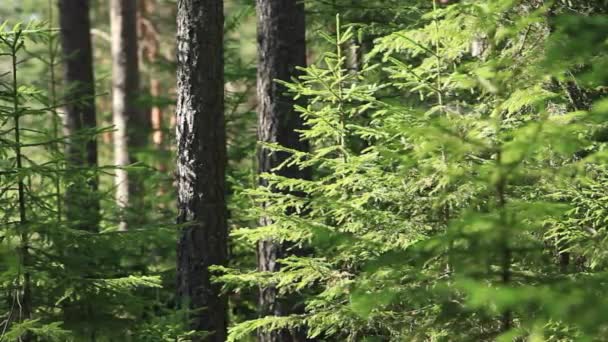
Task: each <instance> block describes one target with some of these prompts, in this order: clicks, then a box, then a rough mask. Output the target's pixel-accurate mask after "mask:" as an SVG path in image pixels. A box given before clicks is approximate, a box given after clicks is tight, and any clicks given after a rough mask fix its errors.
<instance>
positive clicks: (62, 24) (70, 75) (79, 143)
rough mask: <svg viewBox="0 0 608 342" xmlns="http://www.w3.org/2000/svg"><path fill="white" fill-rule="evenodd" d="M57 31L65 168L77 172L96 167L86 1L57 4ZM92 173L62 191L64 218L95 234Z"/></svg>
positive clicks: (67, 0) (96, 207)
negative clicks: (62, 75) (61, 76)
mask: <svg viewBox="0 0 608 342" xmlns="http://www.w3.org/2000/svg"><path fill="white" fill-rule="evenodd" d="M59 28H60V32H61V46H62V53H63V63H64V82H65V89H66V90H65V95H64V102H65V103H66V105H65V108H64V110H65V116H64V131H65V134H66V136H67V137H68V143H67V145H66V156H67V158H66V159H67V162H68V166H69V167H70V168H74V169H77V170H82V168H95V167H96V166H97V140H96V136H95V134H92V133H93V132H91V131H92V130H94V129H95V128H96V115H95V80H94V77H93V52H92V44H91V35H90V31H91V22H90V18H89V1H88V0H59ZM97 186H98V177H97V175H96V172H94V171H92V172H88V173H86V174H85V173H84V172H80V171H79V172H78V176H77V177H75V180H74V181H73V182H72V184H69V185H68V189H67V191H66V199H65V202H66V203H65V205H66V208H65V209H66V210H65V211H66V217H67V219H68V221H69V222H72V223H76V225H77V226H78V227H79V228H80V229H86V230H97V226H98V223H99V199H98V197H97V194H96V191H97Z"/></svg>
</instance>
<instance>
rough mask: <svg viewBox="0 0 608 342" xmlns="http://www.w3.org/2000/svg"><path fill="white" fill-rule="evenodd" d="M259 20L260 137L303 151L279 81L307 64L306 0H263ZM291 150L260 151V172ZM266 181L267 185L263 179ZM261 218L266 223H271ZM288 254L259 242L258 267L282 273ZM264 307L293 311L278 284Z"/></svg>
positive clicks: (262, 300) (271, 311)
mask: <svg viewBox="0 0 608 342" xmlns="http://www.w3.org/2000/svg"><path fill="white" fill-rule="evenodd" d="M256 5H257V22H258V73H257V97H258V140H260V141H262V142H268V143H277V144H279V145H281V146H284V147H288V148H290V149H296V150H300V151H306V150H308V143H307V142H305V141H302V140H300V137H299V133H298V132H297V130H301V129H302V128H304V126H303V121H302V119H301V118H300V115H299V113H297V112H296V111H295V110H294V108H293V107H294V100H293V99H292V97H291V96H290V95H289V94H286V88H285V87H284V86H282V85H280V84H278V83H277V82H275V80H283V81H290V80H291V79H292V78H293V77H296V76H297V75H299V74H300V72H299V71H298V70H297V69H296V67H297V66H305V65H306V39H305V32H306V31H305V16H304V4H303V2H301V1H283V0H257V1H256ZM287 157H288V155H287V154H286V153H277V152H273V153H271V152H270V151H269V150H268V149H266V148H260V150H259V151H258V163H259V164H258V165H259V166H258V167H259V172H260V173H265V172H270V171H271V170H272V169H274V168H276V167H277V166H279V165H280V164H282V163H283V161H285V158H287ZM277 173H279V174H280V175H282V176H286V177H290V178H308V175H307V174H306V173H307V172H306V171H302V170H300V169H298V168H297V167H291V168H289V167H287V168H282V169H281V170H280V171H278V172H277ZM261 183H262V184H261V185H266V184H265V181H264V180H261ZM270 223H271V222H269V220H268V219H267V218H261V219H260V224H261V225H267V224H270ZM283 256H284V246H281V245H280V244H278V243H276V242H274V241H271V240H263V241H260V242H259V243H258V269H259V270H260V271H270V272H276V271H278V270H279V267H280V265H279V264H278V263H277V259H279V258H282V257H283ZM259 306H260V307H259V310H260V314H261V316H267V315H276V316H282V315H285V314H288V313H290V312H289V311H291V310H292V308H291V307H289V305H286V303H281V301H280V300H279V299H278V298H277V291H276V289H275V288H274V287H266V288H262V289H260V294H259ZM289 335H290V334H289V333H288V332H286V331H282V332H273V333H265V332H260V333H259V334H258V339H259V341H291V340H295V339H298V337H297V336H289Z"/></svg>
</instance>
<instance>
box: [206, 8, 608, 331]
mask: <svg viewBox="0 0 608 342" xmlns="http://www.w3.org/2000/svg"><path fill="white" fill-rule="evenodd" d="M431 5H434V6H429V4H428V2H426V3H425V4H418V5H413V6H415V7H416V11H417V12H416V11H414V12H412V13H420V15H414V14H412V17H411V18H410V20H411V25H408V26H407V28H404V29H403V28H393V30H392V32H389V33H387V34H385V35H384V36H382V37H379V38H377V39H376V40H375V42H374V47H373V49H372V50H371V51H370V52H369V54H367V56H366V58H365V63H363V64H362V65H361V67H360V68H358V69H353V68H350V67H349V66H350V61H349V56H348V54H347V53H345V52H344V51H346V50H347V48H348V46H350V45H351V44H353V43H352V42H353V39H354V37H355V36H356V32H357V29H356V26H352V25H351V26H348V27H347V28H344V27H342V26H341V25H340V23H339V21H338V25H337V28H336V30H335V34H334V35H328V34H321V37H322V38H323V39H324V40H325V41H326V43H327V44H332V45H333V46H334V51H333V52H326V53H324V54H323V55H322V56H321V57H320V58H319V63H317V64H315V65H312V66H310V67H308V68H305V69H303V70H304V71H305V74H304V75H303V76H302V77H301V78H300V79H299V80H297V81H296V82H294V83H288V84H286V86H287V87H288V88H289V90H290V91H291V92H292V93H293V95H294V96H295V97H297V98H304V99H306V103H307V104H306V105H305V106H300V107H297V109H298V110H299V111H300V112H301V113H302V115H303V117H304V118H305V120H306V123H307V129H305V130H303V131H302V132H301V135H302V137H304V138H306V139H308V140H309V141H310V142H311V144H312V145H313V149H312V151H310V152H304V151H293V150H289V149H286V148H284V147H281V146H276V145H269V146H268V147H270V148H272V149H274V150H276V151H286V152H289V153H290V154H291V158H290V159H289V160H288V161H286V162H285V164H284V165H282V166H281V167H286V166H294V165H295V166H297V167H300V168H310V169H312V170H313V171H314V177H313V179H312V180H299V179H289V178H284V177H281V176H278V175H276V174H265V175H262V177H264V178H266V179H267V180H268V183H269V185H268V186H267V187H260V188H257V189H249V190H247V189H245V190H244V191H243V192H241V196H242V198H245V199H249V200H250V203H251V204H250V206H249V210H250V212H249V215H250V217H251V218H252V220H253V218H255V217H260V216H264V217H269V218H270V221H271V222H273V223H272V224H271V225H269V226H265V227H262V228H255V226H254V225H251V226H243V227H242V228H240V229H237V230H235V231H234V232H233V237H234V238H235V239H237V240H239V241H243V242H246V243H250V244H251V245H254V244H255V242H256V241H258V240H260V239H274V240H276V241H279V242H283V241H289V242H290V243H291V244H293V245H294V246H297V247H298V248H300V247H304V248H305V249H306V250H310V251H311V253H310V255H307V256H289V257H287V258H285V259H283V260H281V264H282V267H281V269H280V271H278V272H277V273H272V274H270V273H263V272H259V271H255V270H252V269H242V270H234V269H232V270H227V269H223V270H222V271H223V273H222V275H219V276H218V279H219V280H220V281H223V282H225V283H226V287H227V288H232V289H238V290H242V289H244V288H248V287H254V288H255V287H257V286H267V285H268V284H273V285H274V286H276V287H277V289H278V291H279V293H280V294H282V295H288V294H290V293H300V294H304V298H305V299H304V302H305V304H304V305H305V308H306V310H305V313H304V314H303V315H297V316H287V317H274V316H267V317H261V318H259V319H254V320H249V321H245V322H242V323H239V324H237V325H236V326H234V327H233V328H232V329H231V337H230V338H231V339H232V340H240V339H244V338H245V336H247V335H248V334H250V333H253V332H254V331H255V330H257V329H266V330H277V329H283V328H285V327H288V328H295V327H303V328H305V329H307V332H308V335H309V337H317V338H321V339H324V340H340V341H343V340H349V341H360V340H374V339H379V340H394V341H403V340H408V341H409V340H441V341H448V340H449V341H471V340H504V341H510V340H513V339H518V338H519V339H528V340H531V341H542V340H548V341H557V340H585V339H587V340H594V339H601V337H602V336H604V335H605V333H606V329H607V328H608V327H607V326H606V324H605V322H604V320H603V319H602V317H603V316H604V315H605V314H606V311H605V307H606V305H605V296H604V295H603V293H604V292H605V285H604V284H605V281H606V278H605V277H606V276H605V262H606V253H605V252H604V251H605V250H606V246H605V241H606V238H605V231H606V210H605V204H606V196H605V194H604V192H605V191H603V189H605V188H606V185H607V183H606V171H605V167H604V166H603V163H604V162H605V159H604V156H605V147H604V145H605V139H602V137H603V135H602V134H601V133H598V132H603V129H604V127H605V122H606V116H605V115H606V114H607V113H608V112H607V111H606V110H605V109H606V108H604V107H605V106H603V104H604V103H605V100H602V99H603V98H604V96H605V93H606V77H605V73H604V71H601V70H600V69H601V66H602V65H604V64H605V63H606V62H607V59H606V56H607V55H606V52H607V49H608V41H607V40H606V35H605V32H606V28H607V27H606V24H605V23H606V20H605V18H606V13H605V10H604V8H605V7H602V5H599V4H597V6H593V4H587V3H581V4H578V5H569V6H568V5H565V4H563V3H562V2H559V1H556V2H552V3H549V4H543V3H539V2H535V1H524V2H513V1H498V0H496V1H481V2H479V1H460V2H457V3H455V4H451V5H441V4H439V3H438V2H437V3H431ZM578 37H582V38H578ZM572 40H576V42H573V43H572V44H569V43H568V42H571V41H572ZM596 67H597V68H596ZM604 69H605V68H604ZM602 70H603V69H602ZM276 189H279V190H286V191H285V192H276V191H275V190H276ZM294 193H301V194H303V196H296V195H294ZM261 203H266V205H264V206H261V205H260V204H261ZM252 228H255V229H252Z"/></svg>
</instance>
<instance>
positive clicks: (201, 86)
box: [176, 0, 228, 342]
mask: <svg viewBox="0 0 608 342" xmlns="http://www.w3.org/2000/svg"><path fill="white" fill-rule="evenodd" d="M177 28H178V29H177V45H178V48H177V88H178V99H177V129H176V130H177V145H178V157H177V182H178V210H179V215H178V219H177V222H178V223H180V224H184V225H186V227H184V228H183V230H182V232H181V237H180V240H179V245H178V261H177V278H178V279H177V288H178V296H179V297H180V301H181V303H182V305H184V306H186V307H189V308H190V309H193V310H196V311H191V312H190V315H189V316H190V317H189V318H190V324H191V325H190V326H191V328H192V329H195V330H197V331H207V332H209V333H210V334H211V335H209V336H208V337H206V338H204V340H205V341H218V342H219V341H225V339H226V322H227V317H226V310H227V300H226V297H225V296H224V295H222V294H221V291H220V286H219V285H217V284H212V283H211V279H210V272H209V266H211V265H225V264H226V261H227V250H228V248H227V222H226V217H227V209H226V203H225V198H224V197H225V168H226V133H225V122H224V76H223V72H224V61H223V1H222V0H180V1H178V13H177ZM200 340H203V339H200Z"/></svg>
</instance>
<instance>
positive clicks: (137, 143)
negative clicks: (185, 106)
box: [110, 0, 146, 230]
mask: <svg viewBox="0 0 608 342" xmlns="http://www.w3.org/2000/svg"><path fill="white" fill-rule="evenodd" d="M110 25H111V35H112V119H113V123H114V139H113V141H114V163H115V165H116V166H117V169H116V171H115V173H116V176H115V179H114V181H115V185H116V204H117V206H118V208H120V209H121V219H120V225H119V228H120V230H126V229H127V222H128V221H129V220H127V218H126V216H128V215H127V213H128V209H129V208H130V207H132V205H133V202H134V200H135V197H136V196H137V193H138V192H140V191H139V190H140V186H138V183H139V182H138V181H137V179H135V178H136V177H135V175H134V174H133V173H131V174H130V172H128V171H127V170H126V169H124V168H125V167H127V166H128V165H130V164H132V163H134V162H135V161H136V158H135V152H136V151H137V150H138V149H140V148H143V147H144V146H145V143H146V132H145V131H146V129H145V124H144V120H142V118H141V116H142V115H143V114H142V112H143V111H141V110H140V109H139V108H138V105H137V103H136V100H137V97H138V96H139V57H138V41H137V1H136V0H129V1H124V0H111V1H110Z"/></svg>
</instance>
